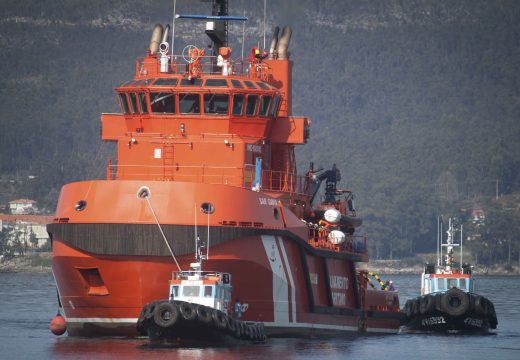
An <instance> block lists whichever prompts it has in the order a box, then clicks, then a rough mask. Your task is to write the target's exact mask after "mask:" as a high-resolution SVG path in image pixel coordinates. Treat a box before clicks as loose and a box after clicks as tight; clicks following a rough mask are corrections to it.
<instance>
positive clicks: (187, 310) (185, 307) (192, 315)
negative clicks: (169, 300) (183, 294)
mask: <svg viewBox="0 0 520 360" xmlns="http://www.w3.org/2000/svg"><path fill="white" fill-rule="evenodd" d="M179 312H180V313H181V317H182V318H183V319H184V320H186V321H192V320H195V319H196V318H197V309H195V305H193V304H192V303H189V302H184V301H183V302H181V303H180V304H179Z"/></svg>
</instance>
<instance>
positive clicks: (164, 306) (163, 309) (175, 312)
mask: <svg viewBox="0 0 520 360" xmlns="http://www.w3.org/2000/svg"><path fill="white" fill-rule="evenodd" d="M178 318H179V308H177V305H175V303H170V302H163V303H160V304H158V305H157V306H155V309H154V311H153V320H154V322H155V323H156V324H157V326H159V327H162V328H169V327H170V326H173V325H174V324H175V323H176V322H177V319H178Z"/></svg>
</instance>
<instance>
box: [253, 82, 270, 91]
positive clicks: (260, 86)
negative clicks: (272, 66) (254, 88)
mask: <svg viewBox="0 0 520 360" xmlns="http://www.w3.org/2000/svg"><path fill="white" fill-rule="evenodd" d="M256 85H258V87H259V88H261V89H265V90H269V85H267V84H266V83H263V82H257V83H256Z"/></svg>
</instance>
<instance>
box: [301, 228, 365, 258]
mask: <svg viewBox="0 0 520 360" xmlns="http://www.w3.org/2000/svg"><path fill="white" fill-rule="evenodd" d="M307 226H308V227H309V240H308V243H309V244H310V245H312V246H313V247H315V248H319V249H327V250H332V251H335V252H342V253H348V254H352V255H362V256H363V257H366V256H368V252H367V237H366V236H359V235H349V234H346V236H345V241H344V242H343V243H341V244H333V243H332V242H331V241H330V240H329V234H330V230H329V229H327V228H325V227H323V226H319V225H317V224H311V223H307Z"/></svg>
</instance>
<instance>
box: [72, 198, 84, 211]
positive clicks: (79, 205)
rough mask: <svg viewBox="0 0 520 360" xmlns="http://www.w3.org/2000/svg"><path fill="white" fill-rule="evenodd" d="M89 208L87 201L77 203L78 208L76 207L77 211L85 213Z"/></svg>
mask: <svg viewBox="0 0 520 360" xmlns="http://www.w3.org/2000/svg"><path fill="white" fill-rule="evenodd" d="M86 207H87V202H86V201H85V200H80V201H78V202H77V203H76V206H75V207H74V208H75V209H76V211H83V210H85V208H86Z"/></svg>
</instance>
